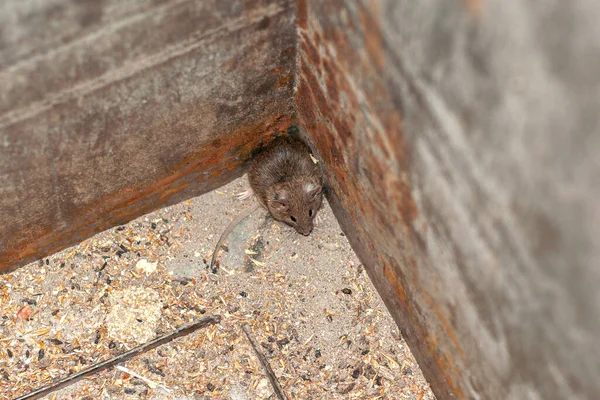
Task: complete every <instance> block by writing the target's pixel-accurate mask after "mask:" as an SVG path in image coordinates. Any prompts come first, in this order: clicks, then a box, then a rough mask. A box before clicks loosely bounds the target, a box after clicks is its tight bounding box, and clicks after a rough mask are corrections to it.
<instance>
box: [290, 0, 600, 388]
mask: <svg viewBox="0 0 600 400" xmlns="http://www.w3.org/2000/svg"><path fill="white" fill-rule="evenodd" d="M298 12H299V40H300V43H299V49H300V50H299V56H300V63H299V76H298V88H297V94H296V109H297V111H298V118H299V120H300V122H301V125H302V126H303V127H304V128H305V130H306V131H307V138H308V139H309V141H310V142H311V143H312V145H313V147H314V148H315V149H316V151H317V152H318V153H319V155H320V156H321V158H322V159H323V165H324V169H325V172H326V175H327V177H328V181H329V182H330V184H331V189H332V190H331V199H330V201H331V203H332V206H333V208H334V211H335V213H336V215H337V217H338V219H339V220H340V222H341V224H342V226H343V228H344V230H345V231H346V232H347V234H348V237H349V238H350V240H351V243H352V245H353V247H354V248H355V250H356V251H357V253H358V254H359V255H360V257H361V259H362V260H363V262H364V263H365V265H366V267H367V271H368V272H369V274H370V276H371V278H372V280H373V282H374V283H375V285H376V287H377V289H378V291H379V293H380V294H381V296H382V297H383V299H384V300H385V302H386V304H387V306H388V308H389V309H390V311H391V313H392V314H393V315H394V317H395V319H396V321H397V322H398V325H399V326H400V327H401V329H402V331H403V333H404V335H405V337H406V339H407V341H408V343H409V344H410V347H411V350H412V351H413V352H414V353H415V355H416V357H417V359H418V360H419V362H420V364H421V367H422V369H423V371H424V373H425V375H426V377H427V378H428V379H429V381H430V382H431V384H432V387H433V388H434V391H435V393H436V394H437V396H438V398H439V399H451V398H460V399H514V400H517V399H519V400H521V399H597V398H599V397H600V380H598V376H600V346H599V345H598V343H597V340H598V338H599V337H600V291H599V290H598V288H599V287H600V201H599V199H600V163H599V161H598V160H599V158H598V157H599V154H600V134H599V131H600V130H599V128H600V126H599V115H600V114H599V113H598V110H599V109H600V31H599V29H598V26H600V25H599V24H598V21H599V20H600V3H598V2H594V1H591V0H589V1H577V2H566V1H559V0H554V1H543V2H530V1H504V0H492V1H481V0H464V1H459V0H456V1H449V0H427V1H411V0H380V1H366V0H365V1H360V0H354V1H344V2H321V1H316V0H315V1H299V2H298Z"/></svg>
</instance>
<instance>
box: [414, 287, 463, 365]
mask: <svg viewBox="0 0 600 400" xmlns="http://www.w3.org/2000/svg"><path fill="white" fill-rule="evenodd" d="M421 295H422V296H423V299H424V300H425V303H427V306H428V307H429V308H430V309H432V310H433V312H434V313H435V315H436V316H437V317H438V319H439V320H440V323H441V325H442V328H443V329H444V332H445V333H446V335H447V336H448V338H449V339H450V340H451V341H452V343H453V344H454V346H455V348H456V350H457V351H458V354H459V355H460V356H461V357H463V358H464V356H465V353H464V351H463V349H462V346H461V345H460V343H459V341H458V339H457V338H456V334H455V333H454V329H453V328H452V326H451V325H450V323H449V322H448V319H447V318H446V315H445V314H444V313H443V312H442V310H441V309H440V307H439V306H438V304H437V303H436V302H435V301H434V300H433V298H432V297H431V296H430V295H429V293H427V292H425V291H422V292H421Z"/></svg>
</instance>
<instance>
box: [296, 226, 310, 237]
mask: <svg viewBox="0 0 600 400" xmlns="http://www.w3.org/2000/svg"><path fill="white" fill-rule="evenodd" d="M296 230H297V231H298V233H301V234H302V235H304V236H308V235H310V233H311V232H312V230H313V227H312V226H308V227H303V228H300V227H296Z"/></svg>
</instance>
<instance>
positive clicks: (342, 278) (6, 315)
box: [0, 179, 434, 400]
mask: <svg viewBox="0 0 600 400" xmlns="http://www.w3.org/2000/svg"><path fill="white" fill-rule="evenodd" d="M245 185H246V183H245V179H239V180H237V181H235V182H232V183H231V184H229V185H227V186H225V187H223V188H221V189H220V190H218V191H215V192H212V193H208V194H206V195H204V196H201V197H198V198H195V199H192V200H190V201H187V202H185V203H181V204H178V205H176V206H173V207H169V208H165V209H162V210H159V211H157V212H155V213H152V214H149V215H147V216H145V217H142V218H139V219H137V220H135V221H132V222H131V223H129V224H127V225H125V226H122V227H117V228H114V229H111V230H109V231H106V232H103V233H101V234H98V235H96V236H94V237H92V238H91V239H89V240H86V241H84V242H83V243H81V244H79V245H78V246H75V247H72V248H69V249H67V250H65V251H62V252H60V253H57V254H55V255H53V256H51V257H48V258H47V259H43V260H40V261H39V262H37V263H33V264H30V265H28V266H26V267H24V268H21V269H19V270H17V271H15V272H13V273H11V274H8V275H1V276H0V299H1V303H0V398H2V399H12V398H16V397H18V396H19V395H22V394H25V393H27V392H29V391H31V390H33V389H35V388H38V387H40V386H43V385H46V384H48V383H50V382H52V381H53V380H55V379H57V378H60V377H63V376H65V375H68V374H70V373H73V372H76V371H79V370H81V369H83V368H86V367H89V366H91V365H93V364H95V363H97V362H99V361H102V360H105V359H107V358H110V357H113V356H115V355H117V354H120V353H122V352H124V351H126V350H129V349H131V348H133V347H135V346H137V345H139V344H141V343H144V342H146V341H148V340H150V339H152V338H154V337H156V336H159V335H162V334H164V333H167V332H169V331H172V330H173V329H175V328H177V327H178V326H181V325H183V324H185V323H189V322H193V321H195V320H198V319H200V318H202V317H203V316H207V315H219V316H220V317H221V322H220V323H219V324H216V325H213V326H210V327H208V328H204V329H201V330H198V331H196V332H194V333H192V334H190V335H188V336H185V337H182V338H179V339H176V340H175V341H173V342H171V343H169V344H165V345H163V346H160V347H158V348H157V349H154V350H151V351H150V352H147V353H144V354H141V355H138V356H136V357H135V358H133V359H131V360H129V361H127V362H124V363H122V364H120V365H121V366H122V367H125V368H126V369H127V370H128V371H130V372H131V373H129V372H124V371H122V370H118V369H115V368H113V369H110V370H108V371H104V372H101V373H98V374H96V375H93V376H92V377H91V378H89V379H86V380H83V381H80V382H78V383H76V384H74V385H72V386H69V387H67V388H65V389H62V390H61V391H59V392H56V393H54V394H52V395H50V396H48V397H47V398H49V399H90V400H91V399H105V398H106V399H109V398H110V399H138V398H142V399H213V398H214V399H267V398H275V396H274V395H273V391H272V389H271V386H270V384H269V382H268V380H267V379H266V376H265V374H264V372H263V369H262V367H261V365H260V363H259V362H258V360H257V358H256V356H255V352H254V350H253V348H252V347H251V346H250V344H249V342H248V339H247V338H246V336H245V335H244V333H243V331H242V329H241V324H242V323H244V322H248V323H249V324H250V325H251V326H252V330H253V333H254V336H255V337H256V339H257V340H258V342H259V343H260V344H261V347H262V350H263V352H264V353H265V355H266V356H267V358H268V359H269V362H270V364H271V366H272V368H273V370H274V371H275V374H276V375H277V377H278V379H279V382H280V383H281V385H282V386H283V389H284V391H285V392H286V394H287V395H288V396H289V397H290V398H292V399H377V398H382V399H418V400H429V399H434V396H433V394H432V393H431V390H430V389H429V386H428V384H427V382H426V381H425V380H424V378H423V376H422V374H421V371H420V369H419V367H418V365H417V364H416V362H415V360H414V358H413V356H412V354H411V353H410V350H409V349H408V347H407V345H406V343H405V342H404V340H403V339H402V338H400V337H399V334H398V329H397V328H396V326H395V324H394V322H393V320H392V318H391V316H390V315H389V313H388V312H387V310H386V309H385V307H384V306H383V303H382V301H381V299H380V298H379V296H378V295H377V292H376V291H375V289H374V288H373V286H372V284H371V282H370V281H369V279H368V277H367V275H366V273H365V272H364V271H363V268H362V266H361V265H360V262H359V261H358V259H357V258H356V256H355V255H354V253H353V252H352V250H351V248H350V246H349V244H348V242H347V240H346V238H345V237H344V235H343V234H342V232H341V230H340V228H339V226H338V224H337V222H336V220H335V218H334V217H333V215H332V213H331V210H330V209H329V208H328V207H326V208H325V209H324V210H323V211H322V214H321V215H322V217H323V221H322V222H321V224H320V225H319V226H317V228H316V229H315V231H314V232H313V233H312V234H311V235H310V236H308V237H304V236H301V235H298V234H296V233H295V232H294V231H293V230H292V229H291V228H289V227H287V226H285V225H281V224H278V223H275V222H274V221H273V220H272V219H270V218H268V217H267V216H266V211H264V210H263V209H259V210H257V211H256V212H254V213H253V214H252V215H251V216H250V217H249V218H247V219H246V220H245V221H243V222H242V223H241V224H240V225H239V226H238V227H237V228H236V230H234V232H233V233H232V234H231V235H230V237H229V240H228V241H227V242H226V249H224V250H223V251H222V252H221V257H220V260H221V263H222V267H221V268H220V270H219V271H218V273H217V274H211V273H209V271H207V269H206V263H207V261H209V260H210V256H211V254H212V250H213V247H214V245H215V244H216V241H217V239H218V236H219V235H220V233H221V232H222V231H223V230H224V229H225V227H226V226H227V224H228V223H229V221H230V220H231V219H232V218H233V217H234V216H235V215H236V214H237V213H239V212H240V211H241V210H243V209H244V208H245V207H247V206H248V205H249V204H251V201H253V200H246V201H244V202H241V201H239V200H237V199H236V198H235V197H234V194H235V193H237V192H240V191H242V190H243V189H245ZM136 374H137V375H139V376H141V377H142V378H145V379H141V378H139V377H136V376H135V375H136Z"/></svg>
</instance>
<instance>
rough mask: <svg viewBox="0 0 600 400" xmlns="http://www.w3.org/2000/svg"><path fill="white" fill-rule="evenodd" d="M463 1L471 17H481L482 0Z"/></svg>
mask: <svg viewBox="0 0 600 400" xmlns="http://www.w3.org/2000/svg"><path fill="white" fill-rule="evenodd" d="M463 3H464V5H465V7H466V9H467V11H468V12H469V14H471V16H472V17H475V18H480V17H481V14H482V11H483V0H463Z"/></svg>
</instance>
